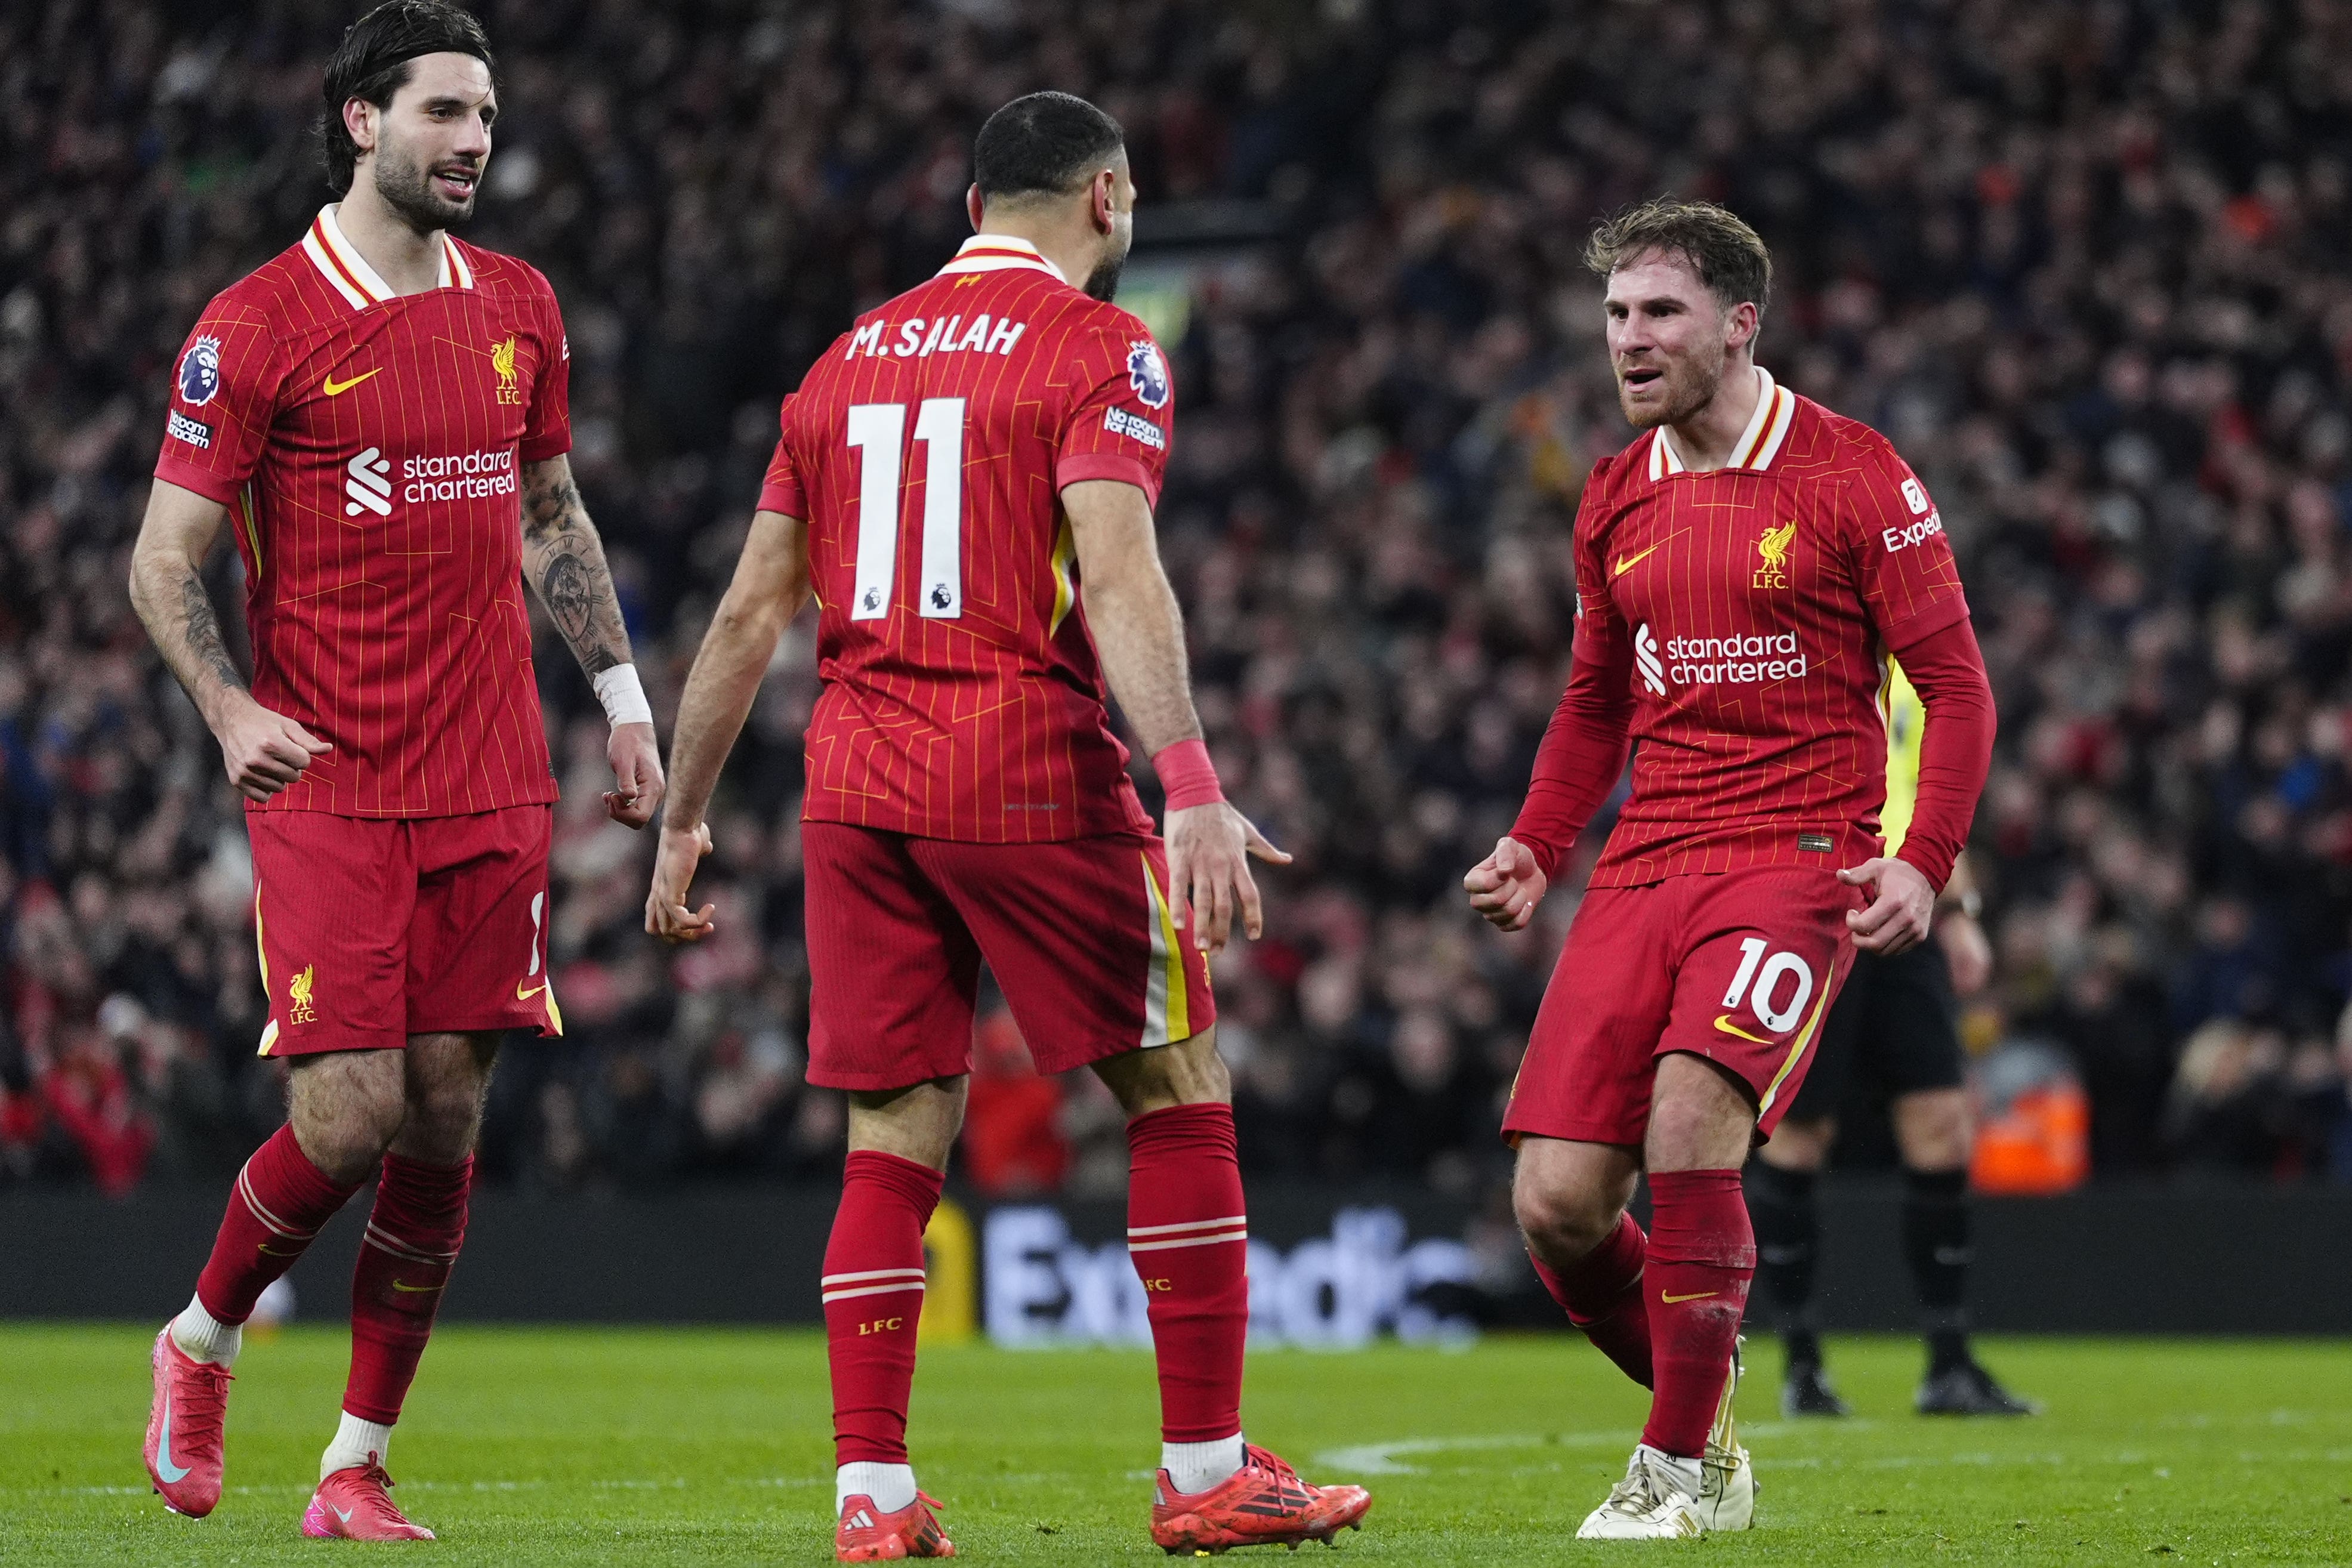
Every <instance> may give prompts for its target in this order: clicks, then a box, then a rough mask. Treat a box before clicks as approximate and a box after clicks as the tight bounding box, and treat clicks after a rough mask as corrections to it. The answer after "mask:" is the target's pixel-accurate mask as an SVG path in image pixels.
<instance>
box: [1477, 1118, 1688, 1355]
mask: <svg viewBox="0 0 2352 1568" xmlns="http://www.w3.org/2000/svg"><path fill="white" fill-rule="evenodd" d="M1639 1171H1640V1162H1639V1160H1638V1158H1637V1156H1636V1154H1635V1152H1634V1151H1633V1150H1632V1149H1629V1148H1623V1147H1621V1146H1619V1145H1617V1144H1613V1143H1582V1142H1571V1141H1568V1140H1564V1139H1559V1138H1534V1137H1529V1138H1523V1139H1521V1140H1520V1141H1519V1158H1518V1166H1517V1170H1516V1171H1515V1172H1514V1173H1513V1175H1512V1182H1511V1205H1512V1208H1513V1210H1514V1212H1515V1213H1516V1215H1517V1218H1518V1222H1519V1230H1520V1233H1521V1234H1522V1235H1524V1236H1525V1237H1527V1242H1528V1258H1529V1259H1530V1261H1532V1262H1533V1263H1534V1264H1535V1269H1536V1277H1537V1278H1538V1279H1541V1280H1542V1281H1543V1283H1544V1289H1547V1290H1549V1291H1550V1292H1551V1298H1552V1300H1555V1301H1557V1302H1559V1306H1560V1310H1562V1311H1564V1312H1566V1313H1567V1314H1568V1321H1570V1322H1571V1323H1574V1324H1575V1325H1576V1326H1577V1327H1578V1328H1580V1329H1581V1330H1583V1331H1584V1333H1585V1337H1586V1338H1588V1339H1590V1340H1591V1342H1593V1344H1594V1346H1595V1347H1596V1348H1598V1349H1599V1350H1600V1352H1601V1354H1603V1355H1605V1356H1607V1357H1608V1358H1609V1359H1610V1360H1611V1361H1612V1362H1614V1363H1617V1365H1618V1366H1619V1367H1620V1368H1622V1370H1623V1372H1624V1373H1625V1375H1626V1376H1628V1377H1630V1378H1632V1379H1633V1381H1634V1382H1636V1383H1638V1384H1642V1385H1643V1387H1645V1388H1646V1387H1648V1386H1650V1384H1652V1383H1653V1382H1654V1379H1655V1373H1654V1369H1653V1366H1652V1362H1651V1355H1650V1319H1649V1310H1648V1307H1647V1306H1646V1305H1645V1304H1644V1302H1643V1299H1642V1290H1641V1285H1642V1274H1643V1268H1644V1266H1645V1263H1646V1260H1647V1258H1648V1253H1649V1246H1648V1238H1647V1237H1644V1236H1643V1234H1642V1227H1641V1226H1639V1225H1637V1224H1635V1223H1634V1221H1633V1215H1629V1214H1627V1213H1626V1212H1625V1205H1627V1204H1628V1203H1629V1202H1631V1201H1632V1199H1633V1181H1634V1177H1635V1176H1636V1175H1637V1174H1638V1173H1639Z"/></svg>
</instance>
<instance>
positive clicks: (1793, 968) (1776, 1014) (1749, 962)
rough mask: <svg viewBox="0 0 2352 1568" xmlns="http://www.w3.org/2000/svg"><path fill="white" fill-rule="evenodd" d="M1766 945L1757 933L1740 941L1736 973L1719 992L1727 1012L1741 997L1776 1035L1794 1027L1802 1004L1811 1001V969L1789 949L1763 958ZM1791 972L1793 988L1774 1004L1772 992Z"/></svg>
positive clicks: (1800, 1014)
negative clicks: (1785, 1000) (1785, 998)
mask: <svg viewBox="0 0 2352 1568" xmlns="http://www.w3.org/2000/svg"><path fill="white" fill-rule="evenodd" d="M1767 946H1769V943H1767V942H1765V940H1764V939H1763V938H1762V937H1760V936H1751V937H1748V938H1746V939H1745V940H1743V941H1742V942H1740V944H1739V972H1738V973H1737V974H1734V975H1733V976H1732V977H1731V989H1730V990H1728V991H1727V992H1725V993H1724V994H1723V1005H1724V1007H1725V1009H1726V1010H1727V1011H1728V1010H1729V1009H1731V1008H1734V1007H1737V1006H1738V1005H1739V1004H1740V1001H1741V999H1742V998H1745V999H1746V1000H1747V1002H1748V1005H1750V1006H1751V1007H1753V1008H1755V1009H1756V1016H1757V1018H1758V1019H1759V1020H1760V1021H1761V1022H1762V1024H1763V1025H1764V1026H1765V1027H1766V1028H1768V1029H1769V1030H1771V1031H1772V1032H1773V1033H1774V1034H1776V1035H1785V1034H1787V1033H1788V1032H1789V1031H1790V1029H1792V1028H1794V1027H1796V1025H1797V1020H1798V1019H1799V1018H1800V1017H1801V1016H1803V1014H1804V1011H1805V1004H1806V1003H1807V1002H1810V1001H1811V1000H1812V995H1813V971H1812V967H1811V965H1810V964H1808V963H1806V962H1805V961H1804V960H1803V959H1801V958H1799V957H1798V956H1797V955H1796V954H1795V953H1793V952H1776V953H1774V954H1772V956H1771V957H1769V958H1767V957H1765V956H1764V950H1765V949H1766V947H1767ZM1792 974H1793V975H1795V976H1796V977H1797V984H1796V989H1795V991H1794V992H1793V993H1792V994H1790V997H1789V1000H1788V1003H1787V1004H1786V1005H1778V1006H1776V1005H1774V993H1776V992H1778V991H1779V990H1780V985H1781V982H1782V981H1784V980H1786V979H1787V978H1788V977H1789V976H1790V975H1792ZM1750 985H1753V986H1754V988H1755V989H1754V990H1753V991H1751V990H1749V986H1750Z"/></svg>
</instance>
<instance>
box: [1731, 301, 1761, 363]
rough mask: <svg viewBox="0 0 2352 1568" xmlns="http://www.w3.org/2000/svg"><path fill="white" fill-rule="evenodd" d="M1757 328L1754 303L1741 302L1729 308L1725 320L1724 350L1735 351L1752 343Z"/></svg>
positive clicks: (1754, 339) (1756, 314)
mask: <svg viewBox="0 0 2352 1568" xmlns="http://www.w3.org/2000/svg"><path fill="white" fill-rule="evenodd" d="M1758 326H1759V319H1758V312H1757V310H1756V302H1755V301H1754V300H1741V301H1740V302H1739V303H1738V304H1737V305H1734V306H1733V307H1732V308H1731V310H1730V311H1729V313H1728V315H1727V319H1726V321H1725V332H1724V340H1723V346H1724V348H1725V349H1726V350H1727V351H1736V350H1738V349H1739V348H1741V347H1743V346H1745V345H1747V344H1748V343H1752V342H1755V341H1756V333H1757V331H1758Z"/></svg>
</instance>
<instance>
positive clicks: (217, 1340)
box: [172, 1296, 245, 1366]
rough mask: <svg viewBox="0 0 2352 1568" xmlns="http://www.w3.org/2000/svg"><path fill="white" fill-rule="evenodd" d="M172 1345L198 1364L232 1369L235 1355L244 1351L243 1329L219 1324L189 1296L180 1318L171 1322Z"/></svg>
mask: <svg viewBox="0 0 2352 1568" xmlns="http://www.w3.org/2000/svg"><path fill="white" fill-rule="evenodd" d="M172 1342H173V1344H175V1345H178V1346H179V1347H180V1349H181V1350H182V1351H184V1352H186V1353H187V1354H189V1355H191V1356H193V1357H194V1358H195V1359H196V1360H198V1361H209V1362H217V1363H219V1364H221V1365H222V1366H235V1365H236V1352H238V1351H240V1350H242V1349H244V1348H245V1326H244V1325H243V1324H241V1323H224V1322H222V1321H220V1320H219V1319H218V1318H215V1317H214V1316H213V1315H212V1314H211V1313H210V1312H207V1311H205V1304H204V1302H203V1301H201V1300H198V1299H197V1298H195V1297H194V1296H191V1297H189V1298H188V1304H187V1305H186V1306H184V1307H183V1308H181V1309H180V1315H179V1316H178V1317H176V1318H173V1320H172Z"/></svg>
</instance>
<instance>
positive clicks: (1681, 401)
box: [1602, 252, 1745, 430]
mask: <svg viewBox="0 0 2352 1568" xmlns="http://www.w3.org/2000/svg"><path fill="white" fill-rule="evenodd" d="M1602 303H1603V306H1604V308H1605V309H1606V310H1607V311H1608V313H1609V366H1610V369H1612V371H1614V372H1615V373H1616V375H1617V405H1618V406H1619V407H1620V408H1622V409H1623V410H1624V411H1625V418H1626V420H1627V422H1628V423H1630V424H1632V425H1633V426H1634V427H1635V428H1636V429H1641V430H1646V429H1649V428H1650V427H1651V426H1656V425H1679V424H1681V423H1682V422H1683V421H1684V420H1685V419H1688V418H1689V417H1690V416H1692V415H1694V414H1696V413H1697V412H1698V411H1699V410H1700V409H1702V408H1704V407H1706V405H1707V403H1708V401H1709V400H1710V399H1712V398H1713V397H1714V396H1715V390H1716V388H1717V386H1719V385H1721V384H1722V383H1723V367H1724V362H1725V360H1726V358H1727V355H1728V353H1729V350H1730V346H1731V343H1732V342H1733V340H1734V339H1735V338H1738V340H1739V341H1742V342H1744V341H1745V337H1744V335H1743V334H1742V333H1741V332H1740V331H1739V330H1738V322H1736V321H1732V320H1731V319H1730V317H1729V315H1728V314H1727V312H1726V311H1725V310H1724V309H1723V307H1722V306H1721V305H1720V304H1718V303H1717V300H1716V298H1715V295H1714V294H1713V293H1712V292H1711V291H1710V290H1709V289H1707V286H1706V284H1705V283H1703V282H1701V281H1700V280H1699V276H1698V271H1697V269H1696V268H1694V267H1692V266H1691V264H1690V263H1689V262H1688V261H1686V260H1685V259H1684V258H1682V257H1681V256H1679V255H1661V254H1659V253H1657V252H1651V253H1650V254H1649V255H1646V256H1640V257H1636V258H1633V261H1632V262H1631V263H1629V264H1627V265H1625V266H1622V267H1620V268H1617V270H1615V271H1614V272H1612V273H1611V274H1610V275H1609V292H1608V294H1607V296H1606V297H1605V299H1604V300H1603V301H1602ZM1742 309H1743V310H1744V309H1745V307H1742Z"/></svg>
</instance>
